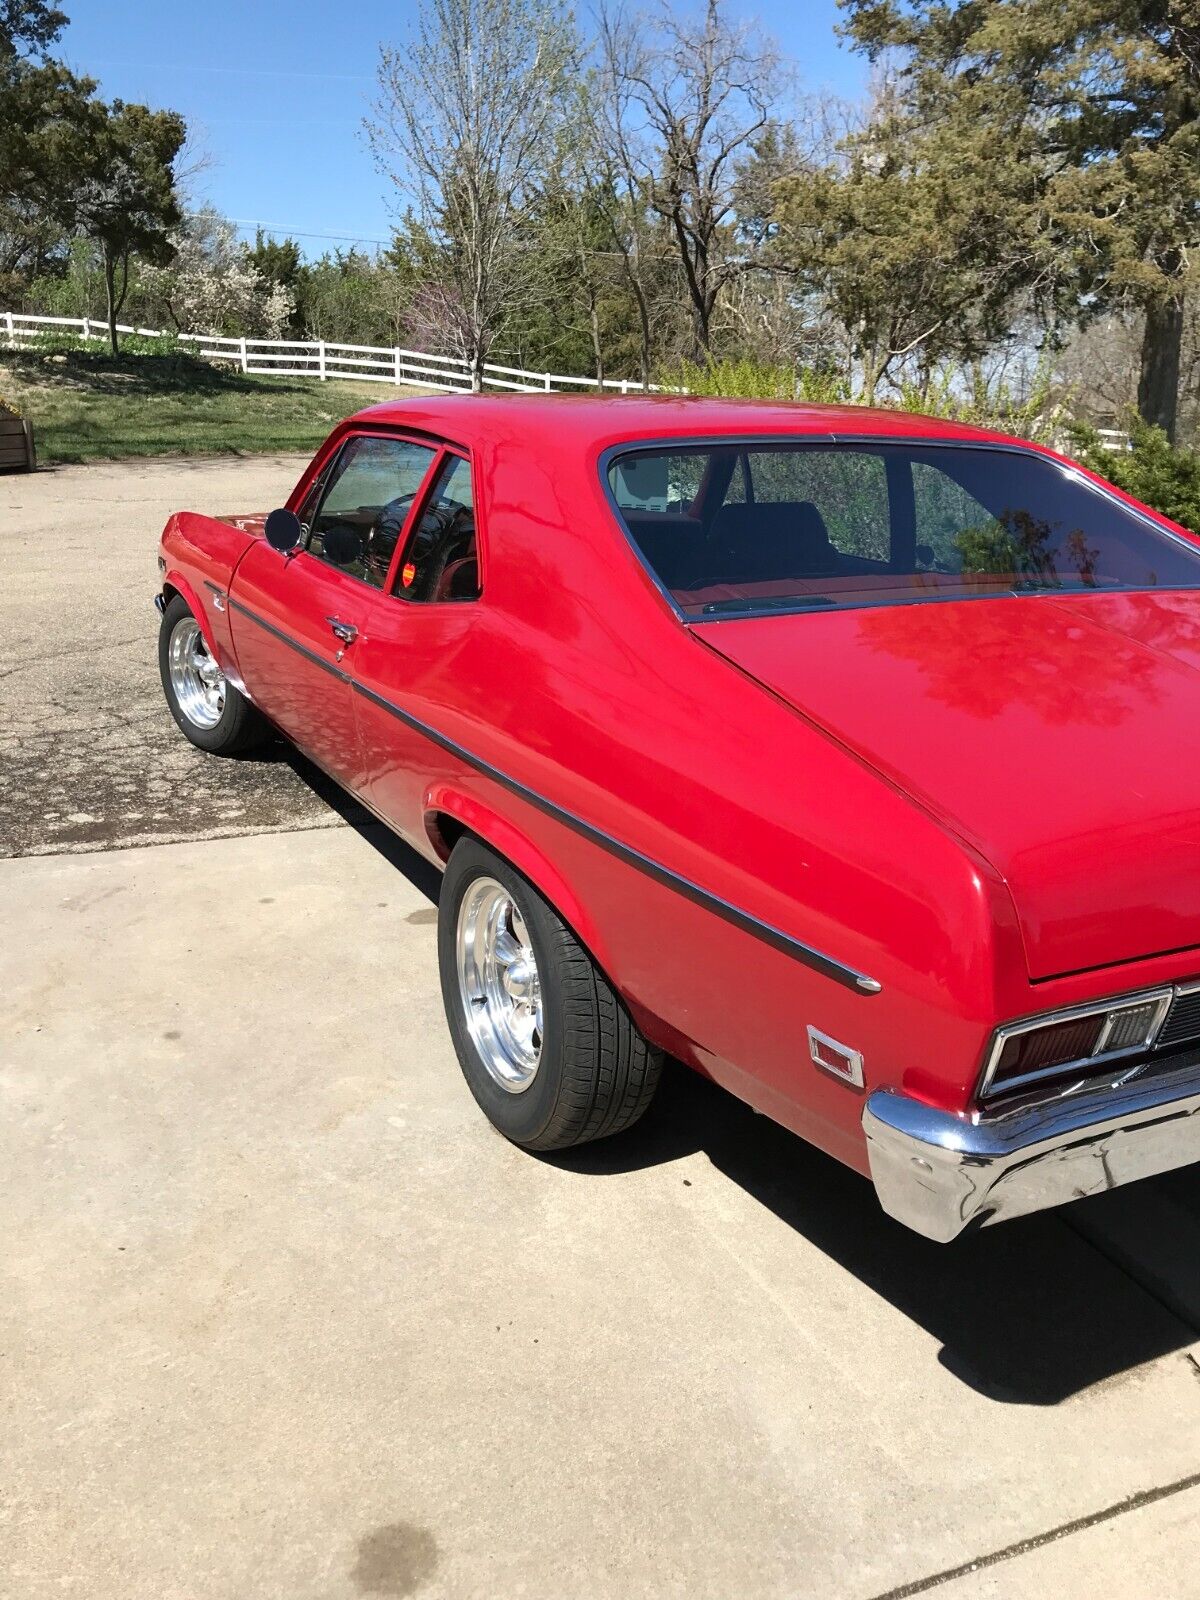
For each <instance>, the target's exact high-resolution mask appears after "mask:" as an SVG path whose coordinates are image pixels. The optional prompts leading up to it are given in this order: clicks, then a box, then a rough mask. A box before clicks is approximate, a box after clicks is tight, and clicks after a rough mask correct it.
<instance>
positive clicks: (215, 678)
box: [167, 617, 225, 728]
mask: <svg viewBox="0 0 1200 1600" xmlns="http://www.w3.org/2000/svg"><path fill="white" fill-rule="evenodd" d="M167 660H168V668H169V671H170V674H171V688H172V690H173V692H174V695H175V703H176V704H177V705H178V707H179V709H180V711H181V712H182V713H183V715H184V716H185V717H186V718H187V719H188V721H189V722H191V723H194V725H195V726H196V727H197V728H215V727H216V725H217V723H218V722H220V720H221V713H222V712H223V711H224V710H225V674H224V673H223V672H222V671H221V669H220V667H219V666H218V665H217V663H216V662H215V661H214V660H213V658H212V656H210V655H209V653H208V646H207V645H206V644H205V642H204V635H203V634H202V633H201V632H200V629H199V627H198V625H197V623H196V620H195V618H194V617H181V618H180V620H179V621H178V622H177V623H176V624H175V626H174V628H173V629H172V630H171V642H170V646H169V648H168V652H167Z"/></svg>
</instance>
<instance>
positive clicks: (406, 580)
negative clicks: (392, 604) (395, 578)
mask: <svg viewBox="0 0 1200 1600" xmlns="http://www.w3.org/2000/svg"><path fill="white" fill-rule="evenodd" d="M416 575H417V568H416V564H415V562H412V561H406V562H405V563H404V565H403V566H402V567H401V568H400V582H401V583H402V584H403V585H404V587H405V588H406V589H409V588H411V587H412V581H413V579H414V578H415V577H416Z"/></svg>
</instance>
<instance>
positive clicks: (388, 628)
mask: <svg viewBox="0 0 1200 1600" xmlns="http://www.w3.org/2000/svg"><path fill="white" fill-rule="evenodd" d="M476 517H477V511H476V502H475V493H474V480H473V478H472V472H471V463H470V461H469V459H468V457H467V456H466V454H465V453H463V452H460V451H458V450H457V449H454V448H451V447H446V448H444V449H443V450H442V451H441V452H440V454H439V456H438V459H437V461H436V462H435V464H434V466H433V469H432V471H431V473H430V477H429V480H428V482H427V485H426V488H425V489H424V491H423V493H422V495H421V498H420V500H419V501H418V503H417V507H416V510H415V513H414V515H413V517H412V519H411V527H410V528H409V530H407V532H406V542H405V546H404V549H403V552H402V554H401V555H400V556H399V557H398V558H397V561H396V566H395V574H394V580H393V583H392V584H391V585H390V586H389V587H390V589H391V591H392V592H388V591H387V590H385V591H383V592H381V593H379V594H376V595H373V596H372V597H371V601H370V610H369V615H368V617H367V622H366V627H365V630H364V637H363V639H362V641H361V648H359V649H358V650H357V652H356V655H355V661H354V679H355V682H356V684H357V686H358V689H359V693H358V695H357V696H356V706H357V710H358V718H359V733H360V738H361V743H362V754H363V769H364V776H365V777H366V781H367V787H366V789H365V791H364V792H365V796H366V798H367V799H368V800H369V802H370V803H371V804H372V805H373V806H374V808H375V809H376V810H377V811H378V812H379V813H380V814H381V815H382V816H384V817H386V818H387V819H388V821H389V822H390V823H391V824H392V825H393V827H395V828H397V829H398V830H399V831H400V832H402V833H407V834H408V835H409V837H412V838H419V830H420V828H421V806H422V796H423V793H424V790H425V786H426V785H427V783H428V782H429V777H430V773H431V770H432V767H431V763H433V762H436V761H437V760H438V759H439V757H438V748H437V745H436V743H433V742H431V741H430V739H429V737H428V736H427V735H426V734H425V733H424V732H422V731H421V728H422V727H429V728H430V729H432V730H434V731H435V732H436V733H437V734H439V735H441V736H442V737H444V738H450V739H454V738H455V737H456V736H463V735H465V733H466V731H467V730H466V728H465V727H464V725H463V717H462V712H461V709H459V708H462V707H468V706H475V707H479V706H481V705H487V704H488V703H489V702H490V700H491V699H492V698H493V697H494V695H495V693H496V690H497V685H496V684H495V682H494V677H492V676H490V675H489V674H491V671H492V669H491V667H490V666H489V665H488V657H487V654H486V652H485V651H484V650H483V649H481V648H478V645H479V639H478V632H479V630H478V620H479V608H478V606H477V605H476V604H475V602H476V601H477V600H478V599H479V597H480V594H481V589H482V577H483V572H482V567H481V560H482V552H481V549H480V544H479V535H478V527H477V522H476ZM398 713H399V714H398ZM414 722H416V723H418V724H420V725H421V726H419V727H414V726H413V723H414Z"/></svg>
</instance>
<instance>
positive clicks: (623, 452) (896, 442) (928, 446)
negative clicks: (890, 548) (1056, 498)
mask: <svg viewBox="0 0 1200 1600" xmlns="http://www.w3.org/2000/svg"><path fill="white" fill-rule="evenodd" d="M761 445H790V446H792V447H793V448H796V449H803V448H805V447H807V448H810V449H814V450H820V449H826V450H827V449H829V448H830V447H834V448H842V447H845V448H847V449H854V448H856V447H858V448H862V447H867V448H870V447H872V446H874V447H875V448H876V449H878V448H880V447H882V446H889V445H890V446H893V447H894V446H900V447H901V448H903V447H905V446H907V447H909V448H911V449H914V450H974V451H976V452H980V451H988V452H991V453H993V454H996V455H1016V456H1025V457H1030V456H1032V457H1033V458H1034V459H1035V460H1037V461H1041V462H1044V463H1045V464H1046V465H1047V466H1048V467H1051V468H1053V469H1054V470H1056V471H1057V472H1059V473H1060V474H1061V475H1062V476H1063V477H1064V478H1066V479H1068V480H1069V481H1070V482H1071V483H1074V484H1077V485H1078V486H1079V487H1080V488H1082V489H1086V490H1090V491H1091V493H1092V494H1094V495H1097V496H1098V497H1099V498H1100V499H1102V500H1107V501H1108V502H1109V503H1110V504H1111V505H1115V506H1117V507H1119V509H1120V510H1122V511H1126V512H1128V514H1129V515H1130V516H1131V517H1134V518H1136V519H1137V520H1138V521H1139V522H1141V523H1144V524H1145V526H1146V527H1148V528H1150V529H1151V530H1152V531H1153V532H1155V533H1158V534H1163V535H1165V536H1166V537H1167V538H1169V539H1173V540H1174V542H1175V543H1176V544H1177V545H1182V546H1183V548H1184V549H1185V550H1188V551H1190V552H1191V553H1192V555H1193V556H1195V557H1197V559H1200V538H1198V539H1195V540H1193V539H1190V538H1188V537H1187V536H1186V535H1185V534H1184V533H1182V532H1180V531H1179V530H1178V529H1176V527H1175V526H1174V525H1173V524H1172V523H1171V522H1170V521H1169V520H1168V519H1167V518H1165V517H1164V518H1160V517H1158V516H1156V515H1155V514H1154V513H1153V512H1151V511H1150V510H1149V509H1147V508H1143V507H1142V506H1140V505H1138V504H1135V503H1133V502H1131V501H1129V500H1126V499H1125V498H1124V497H1123V496H1122V495H1120V494H1119V493H1117V491H1116V490H1115V489H1113V488H1112V486H1111V485H1109V484H1107V483H1105V482H1104V481H1103V479H1097V478H1093V477H1092V476H1091V475H1090V474H1089V473H1087V472H1085V471H1084V470H1083V468H1082V467H1079V466H1076V465H1075V464H1074V463H1072V462H1069V461H1065V460H1063V459H1061V458H1060V457H1058V456H1056V455H1055V454H1053V453H1052V452H1051V451H1048V450H1040V449H1038V448H1037V447H1036V446H1035V445H1028V444H1021V443H1019V442H1018V441H1016V440H1013V441H1011V442H1009V441H1007V440H997V439H939V438H936V437H934V438H931V437H929V436H927V435H924V434H919V433H841V432H833V431H831V432H829V433H824V432H820V431H813V432H807V431H806V432H803V433H746V434H743V433H719V434H691V435H683V436H680V435H676V434H671V435H666V436H664V437H661V438H654V437H651V438H644V437H641V438H634V439H627V440H622V441H621V443H619V444H613V445H609V446H608V447H607V448H606V449H604V450H601V451H600V453H599V455H598V456H597V457H596V467H597V471H598V474H599V478H600V488H601V491H602V492H603V494H604V498H605V500H606V501H607V502H608V507H609V510H610V511H611V512H612V515H613V518H614V519H615V521H616V525H617V529H618V531H619V533H620V534H621V537H622V538H623V539H624V540H625V542H626V544H627V545H628V546H629V548H630V550H631V551H632V553H633V556H634V559H635V560H636V561H637V563H638V565H639V566H640V567H641V568H642V571H643V572H644V573H645V574H646V576H647V577H648V578H649V580H650V582H651V584H652V585H653V586H654V588H655V589H657V590H658V592H659V594H660V595H661V596H662V598H663V600H664V602H665V603H666V605H667V606H668V608H669V609H670V610H671V611H672V612H673V613H674V614H675V616H676V618H677V619H678V620H679V622H680V623H682V625H683V626H684V627H685V628H692V627H707V626H709V625H711V624H713V623H721V622H738V621H742V620H748V619H760V618H766V617H790V616H812V615H813V614H814V613H813V610H812V607H811V606H802V605H798V606H772V607H770V608H769V609H767V608H763V607H754V606H747V608H746V609H745V610H744V611H725V612H722V613H721V614H720V615H719V616H708V617H703V616H701V617H696V616H688V614H687V612H686V611H685V610H684V609H683V607H682V606H681V605H680V604H679V603H678V601H677V600H676V599H675V596H674V595H673V594H672V593H671V591H670V590H669V589H668V588H667V586H666V585H665V584H664V583H663V581H662V580H661V578H660V577H659V576H658V573H657V572H655V570H654V568H653V567H652V566H651V565H650V563H649V561H647V559H646V557H645V556H644V555H643V554H642V551H641V549H640V547H639V545H638V542H637V540H636V539H635V538H634V536H633V534H632V533H631V532H630V530H629V528H628V527H627V526H626V524H625V514H624V512H623V511H622V509H621V507H620V504H619V503H618V501H617V497H616V494H615V493H614V491H613V487H612V481H611V478H610V469H611V467H612V465H613V463H614V462H615V461H617V460H619V459H620V457H622V456H627V455H644V454H646V453H647V452H654V453H659V452H663V453H666V452H669V451H672V450H676V451H683V450H735V451H746V450H753V449H755V448H757V447H758V446H761ZM885 460H886V457H885ZM707 478H708V475H707V473H706V475H705V483H704V485H703V486H702V489H706V488H707ZM908 478H909V481H910V482H911V480H912V474H911V471H910V472H909V474H908ZM888 492H889V499H890V498H891V493H892V479H891V475H890V474H889V479H888ZM914 498H915V497H914ZM694 504H695V503H694V502H693V506H694ZM905 509H907V508H905ZM913 528H914V533H915V509H914V517H913ZM913 542H914V545H915V543H916V540H915V537H914V540H913ZM1125 592H1127V593H1142V592H1146V591H1142V590H1132V591H1125ZM972 598H980V599H982V598H987V599H1005V598H1011V599H1014V600H1017V599H1034V600H1036V599H1037V598H1038V596H1037V595H1036V594H1031V595H1016V594H1014V595H1011V596H1006V595H1004V594H1000V593H998V594H994V595H988V596H986V597H984V596H978V597H972V596H968V595H920V596H903V597H898V598H896V599H888V600H878V601H873V602H872V603H871V604H872V606H876V607H883V606H911V605H921V606H928V605H956V604H958V603H959V602H960V601H963V600H970V599H972ZM855 609H866V608H865V607H856V608H855ZM818 614H819V613H818Z"/></svg>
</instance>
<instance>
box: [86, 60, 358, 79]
mask: <svg viewBox="0 0 1200 1600" xmlns="http://www.w3.org/2000/svg"><path fill="white" fill-rule="evenodd" d="M95 65H96V66H98V67H122V68H124V69H126V70H127V71H136V72H214V73H218V74H221V75H224V76H234V75H236V76H241V77H246V78H316V79H322V80H324V81H327V82H328V81H334V80H336V81H337V82H339V83H373V82H374V81H375V80H374V79H373V78H371V77H369V76H368V75H367V74H366V73H362V72H293V71H290V70H289V69H287V68H284V67H206V66H202V65H201V64H200V63H199V62H197V61H113V60H111V59H110V60H108V61H105V60H100V61H97V62H95Z"/></svg>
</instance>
